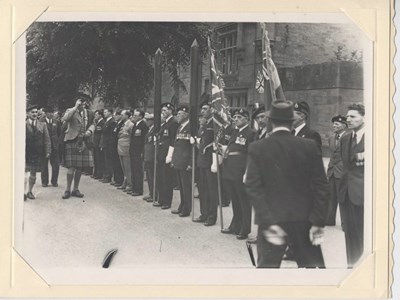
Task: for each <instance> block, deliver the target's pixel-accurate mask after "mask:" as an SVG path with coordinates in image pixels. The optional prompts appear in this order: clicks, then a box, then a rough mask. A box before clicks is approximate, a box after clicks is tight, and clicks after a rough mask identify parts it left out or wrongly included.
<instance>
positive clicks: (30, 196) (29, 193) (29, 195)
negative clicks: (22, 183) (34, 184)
mask: <svg viewBox="0 0 400 300" xmlns="http://www.w3.org/2000/svg"><path fill="white" fill-rule="evenodd" d="M26 197H28V199H32V200H33V199H36V198H35V196H34V195H33V194H32V192H28V194H26Z"/></svg>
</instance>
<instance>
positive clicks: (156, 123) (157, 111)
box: [153, 48, 162, 204]
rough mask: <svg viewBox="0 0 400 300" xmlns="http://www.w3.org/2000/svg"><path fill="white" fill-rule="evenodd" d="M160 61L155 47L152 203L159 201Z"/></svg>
mask: <svg viewBox="0 0 400 300" xmlns="http://www.w3.org/2000/svg"><path fill="white" fill-rule="evenodd" d="M161 63H162V51H161V50H160V48H158V49H157V51H156V54H155V62H154V178H153V204H155V202H156V199H157V202H158V201H159V199H158V197H156V196H157V190H158V189H157V152H158V139H157V135H158V133H159V131H160V127H161V84H162V82H161V80H162V77H161V76H162V75H161Z"/></svg>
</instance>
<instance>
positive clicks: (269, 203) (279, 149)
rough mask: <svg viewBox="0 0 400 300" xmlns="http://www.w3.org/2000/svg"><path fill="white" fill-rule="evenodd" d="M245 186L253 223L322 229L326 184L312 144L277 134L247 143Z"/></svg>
mask: <svg viewBox="0 0 400 300" xmlns="http://www.w3.org/2000/svg"><path fill="white" fill-rule="evenodd" d="M245 183H246V190H247V195H248V196H249V198H250V199H251V200H252V202H253V205H254V209H255V223H256V224H258V225H263V226H266V227H268V226H270V225H274V224H279V223H283V222H296V221H309V222H311V223H312V224H313V225H317V226H324V224H325V220H326V216H327V212H328V203H329V185H328V181H327V179H326V176H325V171H324V166H323V163H322V156H321V151H320V150H319V149H318V147H317V145H316V144H315V143H314V142H312V141H310V140H308V139H303V138H299V137H295V136H293V135H292V134H291V133H290V132H288V131H277V132H274V133H272V134H271V136H270V137H268V138H267V139H262V140H259V141H256V142H254V143H252V144H250V147H249V155H248V167H247V174H246V181H245Z"/></svg>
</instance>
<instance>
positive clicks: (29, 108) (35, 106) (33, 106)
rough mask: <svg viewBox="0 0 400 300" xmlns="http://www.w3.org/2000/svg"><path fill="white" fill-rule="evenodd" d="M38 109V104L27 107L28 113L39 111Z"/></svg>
mask: <svg viewBox="0 0 400 300" xmlns="http://www.w3.org/2000/svg"><path fill="white" fill-rule="evenodd" d="M37 108H38V106H37V105H36V104H29V105H28V106H27V107H26V111H28V112H29V111H31V110H34V109H37Z"/></svg>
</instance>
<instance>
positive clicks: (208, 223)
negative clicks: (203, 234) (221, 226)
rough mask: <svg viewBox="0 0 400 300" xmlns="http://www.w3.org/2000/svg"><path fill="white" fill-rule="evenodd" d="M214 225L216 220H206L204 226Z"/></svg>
mask: <svg viewBox="0 0 400 300" xmlns="http://www.w3.org/2000/svg"><path fill="white" fill-rule="evenodd" d="M213 225H215V222H209V221H206V222H204V226H213Z"/></svg>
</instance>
